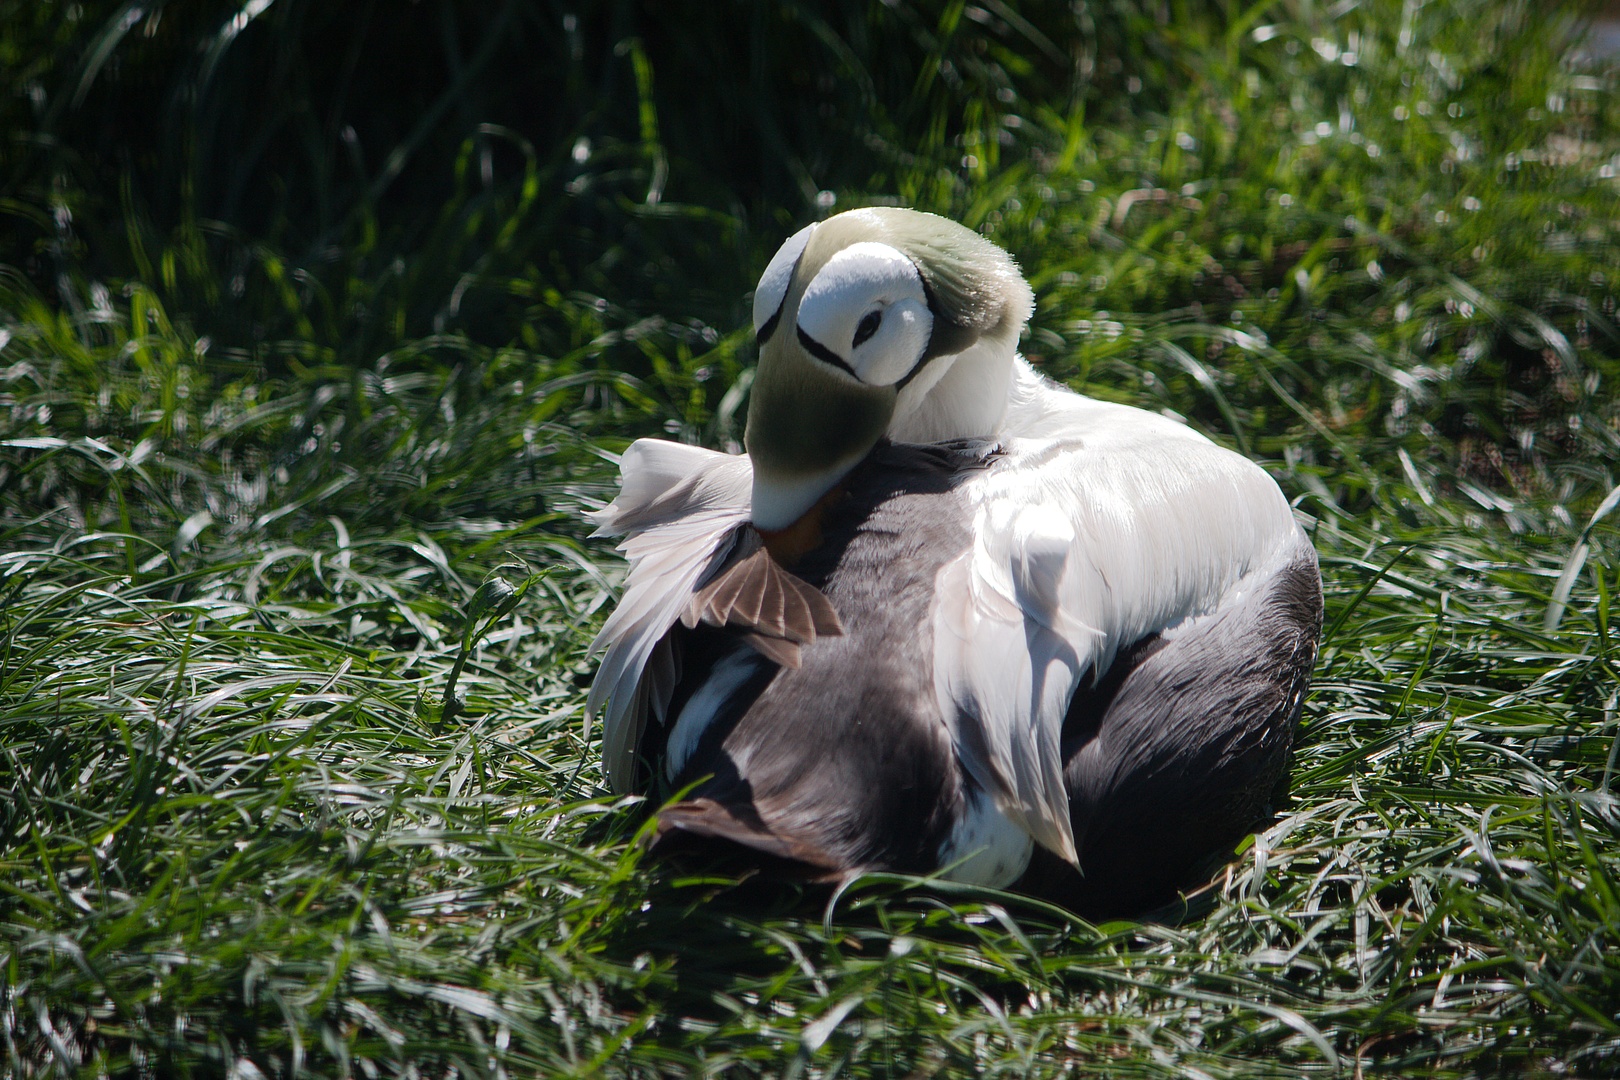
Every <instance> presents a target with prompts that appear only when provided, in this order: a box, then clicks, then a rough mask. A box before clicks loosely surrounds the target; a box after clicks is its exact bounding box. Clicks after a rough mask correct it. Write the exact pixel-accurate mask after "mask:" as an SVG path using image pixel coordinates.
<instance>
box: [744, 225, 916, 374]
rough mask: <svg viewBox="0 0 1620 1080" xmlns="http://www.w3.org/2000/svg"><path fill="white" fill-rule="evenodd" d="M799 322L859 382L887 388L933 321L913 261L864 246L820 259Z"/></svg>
mask: <svg viewBox="0 0 1620 1080" xmlns="http://www.w3.org/2000/svg"><path fill="white" fill-rule="evenodd" d="M768 272H769V271H767V273H768ZM798 324H799V325H798V328H799V330H800V331H801V332H802V333H803V334H805V335H806V336H808V337H809V338H810V339H811V341H812V342H814V343H815V345H816V346H819V348H820V349H821V350H824V351H825V352H826V353H829V354H831V356H832V357H833V358H835V359H836V360H837V361H840V362H842V363H843V364H846V365H848V371H850V372H853V373H854V375H855V377H856V378H857V379H859V380H860V381H861V382H863V383H866V384H868V385H869V386H890V385H892V384H894V383H896V382H899V381H900V380H901V379H903V378H905V377H906V376H907V375H909V374H910V373H911V370H912V368H914V367H916V366H917V362H918V361H919V360H921V359H922V354H923V350H925V349H926V348H928V339H929V336H930V335H931V334H932V333H933V329H934V317H933V315H932V313H930V312H929V310H928V297H927V294H926V293H925V292H924V291H923V281H922V275H921V274H919V273H918V272H917V266H916V264H915V263H913V262H912V261H911V260H910V259H909V258H907V257H906V256H905V255H903V254H901V253H900V252H899V251H896V250H895V249H894V248H892V247H890V246H889V245H887V244H879V243H874V242H870V241H868V242H865V243H860V244H851V245H850V246H849V247H847V248H845V249H844V250H842V251H840V252H839V253H838V254H836V255H834V256H833V257H832V258H830V259H828V260H827V264H826V265H825V266H823V267H822V268H821V272H820V273H818V274H817V275H816V276H815V279H814V280H813V281H811V282H810V285H809V287H808V288H806V289H805V291H804V299H802V300H800V301H799V315H798ZM811 352H812V354H813V355H814V354H815V353H816V350H815V349H812V350H811ZM820 358H821V359H823V360H825V357H820ZM834 366H838V365H837V364H835V365H834Z"/></svg>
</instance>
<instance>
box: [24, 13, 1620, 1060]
mask: <svg viewBox="0 0 1620 1080" xmlns="http://www.w3.org/2000/svg"><path fill="white" fill-rule="evenodd" d="M1585 14H1586V11H1585V10H1584V9H1581V8H1578V7H1570V8H1567V9H1560V10H1557V11H1554V12H1553V13H1552V14H1551V15H1549V12H1548V10H1547V8H1546V5H1544V4H1542V3H1538V2H1533V0H1490V2H1487V0H1359V2H1358V0H1343V2H1340V3H1336V4H1332V5H1326V4H1321V3H1316V2H1313V0H1252V2H1249V0H1083V2H1078V3H1066V2H1065V3H1057V2H1051V3H1031V4H1027V5H1016V6H1015V5H1012V4H1010V3H1004V2H1002V0H981V2H979V3H972V4H965V3H962V2H959V0H930V2H926V3H921V4H895V5H889V4H866V3H857V2H854V0H846V2H843V3H830V4H824V5H803V4H799V3H794V2H791V0H767V2H764V3H757V4H756V3H743V2H741V0H727V2H718V3H712V4H702V5H678V6H677V5H668V4H654V3H643V4H637V3H632V2H627V0H625V2H604V3H599V4H591V5H577V6H575V5H569V4H565V3H561V2H547V0H525V2H519V0H503V2H500V3H489V4H475V3H457V2H454V0H420V2H418V3H414V4H411V5H394V4H377V3H358V4H348V5H333V4H326V3H321V2H319V0H252V2H249V3H243V2H242V0H230V2H226V0H191V2H187V3H180V2H178V0H172V2H167V3H165V2H164V0H122V2H112V0H81V2H78V3H72V4H69V3H59V2H55V0H51V2H41V0H0V82H3V84H4V85H3V94H0V134H3V135H4V142H3V143H0V222H3V225H0V792H3V798H0V981H3V983H4V993H3V1000H0V1034H3V1038H4V1048H5V1049H4V1053H5V1061H6V1064H5V1071H6V1073H7V1074H8V1075H11V1076H18V1077H22V1076H44V1075H78V1074H83V1075H87V1076H92V1075H93V1076H101V1075H119V1076H123V1075H147V1076H159V1075H162V1076H167V1075H196V1076H213V1075H222V1076H233V1077H247V1078H252V1077H258V1076H297V1075H305V1074H314V1075H363V1076H368V1077H370V1076H378V1075H410V1076H450V1075H473V1076H492V1077H493V1076H508V1075H520V1074H535V1073H547V1074H549V1073H553V1072H556V1073H562V1072H592V1071H603V1072H610V1073H627V1074H629V1073H633V1074H637V1075H650V1074H660V1073H667V1074H672V1075H681V1074H687V1073H694V1072H704V1073H717V1072H734V1073H737V1074H741V1075H746V1074H754V1073H760V1074H772V1075H775V1074H791V1075H837V1074H848V1075H885V1076H899V1075H930V1074H953V1075H955V1074H967V1073H971V1072H983V1073H986V1074H1006V1073H1016V1074H1018V1075H1040V1076H1045V1075H1056V1074H1060V1073H1065V1072H1071V1073H1077V1074H1081V1075H1099V1076H1102V1075H1106V1076H1148V1075H1154V1076H1157V1075H1175V1076H1244V1077H1249V1076H1266V1075H1278V1076H1297V1075H1300V1074H1301V1073H1312V1074H1316V1073H1320V1074H1325V1075H1341V1074H1342V1075H1366V1074H1372V1073H1384V1074H1391V1075H1397V1074H1398V1075H1403V1076H1409V1075H1420V1074H1421V1075H1437V1076H1464V1075H1481V1074H1490V1073H1513V1074H1524V1073H1530V1074H1541V1075H1548V1076H1552V1075H1564V1076H1568V1075H1616V1074H1620V960H1617V959H1616V957H1620V941H1617V940H1616V938H1617V936H1620V845H1617V843H1616V840H1617V833H1620V804H1617V802H1616V797H1615V794H1614V786H1615V784H1614V782H1615V774H1616V771H1617V764H1620V762H1617V755H1620V721H1617V715H1616V702H1617V694H1620V681H1617V672H1616V667H1615V665H1616V659H1617V654H1616V651H1615V647H1614V642H1613V638H1612V636H1611V635H1612V630H1611V622H1610V611H1611V597H1612V596H1613V594H1614V593H1615V591H1616V587H1617V585H1620V578H1617V567H1620V562H1617V540H1616V533H1615V528H1614V525H1615V522H1616V521H1620V515H1614V514H1612V513H1611V511H1612V510H1613V509H1614V507H1615V505H1616V503H1617V502H1620V487H1617V483H1620V480H1617V477H1616V476H1615V462H1616V460H1617V459H1620V453H1617V451H1620V427H1617V425H1620V409H1617V406H1616V396H1615V393H1614V389H1613V388H1614V386H1615V384H1616V380H1617V379H1620V331H1617V328H1616V320H1615V292H1616V282H1615V278H1616V276H1617V275H1620V235H1617V229H1620V181H1617V180H1616V175H1617V169H1620V96H1617V95H1616V92H1615V91H1616V85H1615V72H1614V70H1613V67H1612V65H1611V63H1610V62H1609V61H1605V60H1604V59H1602V58H1601V57H1595V56H1593V55H1591V53H1590V52H1589V51H1588V50H1585V49H1583V47H1581V46H1580V45H1579V44H1578V39H1579V33H1580V28H1581V19H1582V18H1583V17H1584V16H1585ZM876 201H896V202H901V203H904V204H908V205H914V206H918V207H921V208H925V209H930V210H935V211H938V212H941V213H947V214H950V215H953V216H955V217H957V218H959V219H961V220H964V221H966V222H968V223H970V224H972V225H974V226H976V227H979V228H981V229H983V230H984V231H985V232H986V233H987V234H988V235H990V236H991V237H993V238H994V239H996V240H997V241H998V242H1000V243H1002V244H1003V245H1005V246H1007V247H1008V248H1010V249H1011V250H1012V251H1014V252H1015V253H1016V254H1017V256H1018V257H1019V259H1020V261H1021V263H1022V265H1023V266H1024V268H1025V270H1026V272H1027V274H1028V276H1029V277H1030V279H1031V281H1032V283H1033V284H1034V286H1035V288H1036V292H1037V294H1038V297H1039V309H1038V313H1037V315H1036V318H1035V323H1034V325H1033V327H1032V328H1031V331H1030V333H1029V335H1028V337H1027V338H1026V340H1025V348H1026V351H1027V352H1028V353H1029V354H1030V356H1031V357H1032V358H1033V359H1035V360H1036V361H1037V362H1038V363H1039V364H1041V365H1042V366H1043V368H1044V369H1045V370H1046V371H1048V372H1049V373H1051V374H1053V375H1055V376H1057V377H1060V378H1063V379H1065V380H1067V381H1069V382H1070V383H1071V384H1072V385H1074V386H1076V387H1078V388H1080V389H1082V390H1084V391H1086V392H1088V393H1092V394H1097V395H1100V396H1105V397H1109V398H1115V399H1119V400H1125V401H1130V402H1133V403H1136V404H1140V405H1143V406H1145V407H1149V408H1156V409H1164V410H1170V411H1172V412H1173V413H1175V414H1177V415H1180V416H1183V417H1185V418H1187V420H1188V422H1189V423H1192V424H1194V425H1195V426H1197V427H1199V428H1200V429H1202V430H1205V431H1207V432H1209V433H1210V434H1211V435H1212V436H1213V437H1215V438H1217V439H1219V440H1221V441H1223V442H1225V443H1227V444H1228V445H1232V446H1235V447H1237V448H1238V449H1240V450H1242V451H1243V452H1245V453H1248V454H1250V455H1253V456H1255V457H1257V458H1260V459H1262V460H1263V461H1265V462H1266V463H1267V465H1268V467H1270V468H1271V470H1272V471H1273V473H1274V475H1276V476H1277V478H1278V480H1279V481H1280V482H1281V483H1282V484H1283V486H1284V488H1285V490H1286V491H1287V492H1288V493H1289V494H1290V496H1291V497H1292V498H1294V500H1295V502H1296V505H1297V506H1298V508H1299V511H1300V514H1301V516H1302V519H1303V520H1305V521H1306V522H1308V524H1309V527H1310V529H1311V530H1312V533H1313V536H1314V538H1315V542H1316V544H1317V547H1318V550H1319V551H1320V552H1321V555H1322V561H1323V569H1324V574H1325V579H1326V592H1327V602H1328V621H1329V626H1328V633H1327V639H1326V642H1325V645H1324V647H1323V650H1322V657H1321V664H1320V668H1319V671H1318V675H1317V683H1316V689H1315V692H1314V694H1313V696H1312V698H1311V700H1310V701H1309V702H1308V704H1307V706H1306V714H1305V720H1304V725H1303V729H1302V732H1301V736H1300V740H1299V747H1298V751H1297V762H1296V767H1295V772H1294V779H1293V801H1292V804H1291V805H1290V806H1288V807H1285V808H1284V809H1283V811H1282V813H1281V814H1280V816H1279V818H1278V821H1277V823H1276V825H1275V826H1274V827H1272V828H1271V829H1269V830H1268V831H1266V832H1265V833H1264V834H1262V835H1261V836H1259V837H1257V838H1256V839H1255V841H1254V842H1253V843H1252V845H1250V846H1249V847H1248V848H1247V849H1246V850H1245V851H1244V852H1243V854H1242V858H1241V860H1240V861H1239V862H1238V863H1236V864H1235V865H1234V866H1233V867H1232V868H1231V869H1230V871H1229V872H1228V873H1227V874H1226V875H1225V876H1224V877H1223V878H1221V879H1220V880H1218V881H1216V882H1214V883H1213V884H1212V885H1211V887H1210V888H1209V889H1207V890H1205V891H1204V892H1203V893H1202V894H1201V895H1199V896H1197V897H1195V898H1193V900H1192V901H1191V904H1190V907H1189V910H1188V911H1187V912H1186V913H1185V914H1184V917H1183V918H1181V919H1180V920H1179V921H1174V920H1172V923H1173V924H1168V923H1166V922H1158V923H1141V924H1138V923H1117V924H1109V925H1105V926H1090V925H1086V924H1083V923H1080V922H1078V921H1076V920H1074V919H1073V918H1071V917H1069V916H1067V915H1065V914H1064V913H1063V912H1061V911H1055V910H1047V909H1040V908H1037V907H1034V906H1033V905H1031V904H1029V903H1028V902H1025V901H1020V900H1018V899H1017V898H1015V897H1008V896H1000V895H995V894H990V893H986V892H983V891H973V890H963V889H957V888H949V887H946V886H943V885H938V884H927V883H917V882H912V881H906V880H901V879H887V878H883V879H866V880H862V881H860V882H858V883H857V884H856V885H854V886H853V887H851V888H850V889H849V890H847V891H846V892H844V893H843V894H841V895H840V896H839V897H837V898H836V899H835V901H834V902H833V903H832V904H830V905H826V906H822V905H820V904H817V903H814V902H811V901H809V900H807V899H805V898H802V897H797V896H794V895H785V896H784V895H780V894H776V893H771V892H769V891H758V890H753V891H750V890H749V889H747V888H744V889H742V890H739V889H738V888H737V887H736V886H735V885H734V883H731V882H728V881H725V880H719V879H711V878H680V877H676V876H673V875H670V874H667V873H663V872H660V871H659V870H658V869H657V868H655V867H649V866H643V865H642V864H641V862H640V859H639V857H638V849H637V847H636V845H635V844H634V842H633V835H634V832H635V829H636V828H637V825H638V822H639V820H640V818H639V817H638V815H637V814H636V812H635V809H634V808H633V807H632V806H630V805H628V804H626V803H625V802H615V801H613V800H611V799H609V798H607V797H606V796H605V795H604V791H605V788H604V785H603V783H602V778H601V776H600V773H599V770H598V761H597V751H596V748H595V746H594V744H593V742H592V733H590V732H587V731H586V730H585V729H584V727H583V725H582V718H581V705H582V701H583V696H584V693H583V688H584V687H585V686H586V685H587V684H588V681H589V678H590V675H591V671H592V662H591V660H590V659H589V658H588V657H587V655H586V651H585V650H586V646H587V644H588V642H589V640H590V637H591V635H592V632H593V629H594V627H595V626H596V625H597V623H598V622H599V620H600V618H601V615H602V612H603V610H604V607H605V606H606V605H609V604H610V603H611V600H612V596H613V590H614V584H615V581H616V579H617V574H618V567H619V564H618V562H617V560H616V558H615V556H614V555H613V554H612V552H611V551H609V550H608V549H606V548H605V547H603V546H602V545H601V544H599V543H596V542H590V541H587V540H586V539H585V532H586V530H585V529H584V528H583V527H582V525H581V522H580V519H579V511H580V510H582V509H584V508H586V507H588V506H593V505H596V504H597V503H598V502H600V501H602V500H605V499H606V498H608V497H609V496H610V494H611V492H612V490H613V479H614V468H613V465H612V459H611V454H612V452H613V451H614V450H617V449H619V448H622V447H623V446H624V445H625V444H626V443H627V441H628V440H629V439H631V438H633V437H636V436H639V435H644V434H653V433H667V434H668V435H670V436H671V437H677V438H684V439H690V440H698V441H703V442H705V443H709V444H711V445H727V444H729V443H730V442H731V441H732V440H734V439H735V438H737V433H738V431H739V425H738V419H739V417H740V415H741V413H740V410H741V409H742V408H743V405H744V401H745V396H746V390H747V383H748V370H749V364H750V363H751V351H750V347H749V344H748V337H747V334H746V330H745V323H746V301H747V294H748V290H749V289H750V288H751V286H752V282H753V279H754V277H755V275H757V273H758V271H759V269H760V268H761V267H762V266H763V264H764V262H765V260H766V259H767V258H768V256H769V254H770V252H771V250H773V249H774V247H775V245H776V244H777V243H778V242H779V241H780V239H781V238H782V237H783V236H784V235H786V233H787V232H789V231H790V230H792V229H793V228H795V227H796V226H797V225H799V224H802V223H803V222H805V221H807V220H811V219H813V218H814V217H816V216H817V215H819V214H824V213H828V212H831V211H833V210H836V209H839V208H844V207H848V206H852V205H858V204H862V203H867V202H876ZM495 571H499V572H500V573H501V574H502V575H504V577H505V578H507V579H509V580H510V581H511V582H512V583H513V584H514V585H526V588H525V589H523V590H521V595H520V596H516V597H508V598H506V599H505V600H504V601H503V600H502V598H501V597H500V596H498V595H492V593H491V591H490V589H487V588H486V589H484V590H483V591H482V592H480V591H479V586H480V582H481V581H483V580H484V578H485V576H486V575H487V574H490V573H491V572H495ZM531 571H534V572H538V573H539V574H540V575H542V576H539V577H538V578H535V577H531V576H530V572H531ZM485 628H488V632H487V633H486V632H483V631H484V630H485ZM469 642H471V647H470V649H469V650H468V652H467V654H466V662H465V667H464V668H462V669H461V670H460V672H459V682H458V684H457V685H458V687H459V690H458V691H457V693H458V695H459V697H460V699H461V705H462V711H461V712H460V714H459V715H456V714H455V710H454V709H451V710H446V709H445V708H444V707H443V702H444V700H445V697H446V695H447V693H449V692H450V690H451V687H450V686H449V685H448V684H449V682H450V681H451V669H452V667H454V666H455V665H456V664H457V663H458V655H460V653H461V648H462V646H463V645H464V644H467V643H469Z"/></svg>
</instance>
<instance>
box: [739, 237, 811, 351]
mask: <svg viewBox="0 0 1620 1080" xmlns="http://www.w3.org/2000/svg"><path fill="white" fill-rule="evenodd" d="M814 228H815V226H814V225H806V226H805V227H804V228H802V229H800V230H799V231H798V232H796V233H794V234H793V235H792V236H790V237H788V238H787V239H786V240H784V241H783V242H782V246H781V247H779V248H777V249H776V254H775V255H772V256H771V261H770V263H769V265H767V266H766V267H765V272H764V273H763V274H761V275H759V284H758V285H756V286H754V333H756V334H758V333H759V332H760V331H761V330H763V329H764V328H765V324H766V323H768V322H770V321H771V316H772V315H775V314H776V312H777V311H778V310H779V309H780V308H781V306H782V301H783V300H784V299H786V297H787V291H788V283H789V282H790V281H792V280H793V267H794V265H795V264H797V263H798V261H799V256H800V255H802V254H803V253H804V245H806V244H808V243H809V242H810V230H812V229H814Z"/></svg>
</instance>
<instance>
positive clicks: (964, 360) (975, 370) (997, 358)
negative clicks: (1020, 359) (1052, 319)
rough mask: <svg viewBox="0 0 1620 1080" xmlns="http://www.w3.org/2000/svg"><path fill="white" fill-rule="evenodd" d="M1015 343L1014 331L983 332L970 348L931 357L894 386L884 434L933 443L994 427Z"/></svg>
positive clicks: (1001, 414)
mask: <svg viewBox="0 0 1620 1080" xmlns="http://www.w3.org/2000/svg"><path fill="white" fill-rule="evenodd" d="M1017 347H1018V334H1017V330H1014V332H1013V333H1011V334H1009V335H995V334H986V335H984V336H983V337H981V338H980V339H979V340H978V341H977V342H975V343H974V345H973V347H972V348H969V349H965V350H963V351H962V352H960V353H958V354H957V355H955V356H942V357H940V358H939V359H937V360H935V361H933V363H931V364H929V365H928V367H926V368H924V369H923V370H922V372H921V373H920V374H919V375H918V376H917V377H916V378H915V379H913V380H912V381H911V383H910V385H908V386H907V387H906V388H905V389H904V390H902V391H900V395H899V397H898V398H897V399H896V400H895V405H894V419H893V420H891V421H890V422H889V430H888V436H889V438H891V439H893V440H894V441H896V442H909V443H933V442H945V441H947V440H949V439H973V438H988V437H990V436H992V435H995V434H997V433H998V432H1000V431H1001V428H1002V422H1003V420H1005V419H1006V415H1007V400H1008V396H1009V394H1010V393H1011V391H1012V385H1013V366H1014V365H1013V360H1014V357H1015V356H1016V355H1017Z"/></svg>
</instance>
